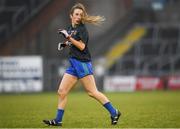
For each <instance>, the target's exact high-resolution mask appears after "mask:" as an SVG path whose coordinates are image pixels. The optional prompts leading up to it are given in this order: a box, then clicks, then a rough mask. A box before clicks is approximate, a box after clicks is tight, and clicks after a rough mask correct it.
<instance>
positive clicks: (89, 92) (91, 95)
mask: <svg viewBox="0 0 180 129" xmlns="http://www.w3.org/2000/svg"><path fill="white" fill-rule="evenodd" d="M87 93H88V95H89V96H90V97H93V98H96V96H97V95H98V91H93V92H91V91H88V92H87Z"/></svg>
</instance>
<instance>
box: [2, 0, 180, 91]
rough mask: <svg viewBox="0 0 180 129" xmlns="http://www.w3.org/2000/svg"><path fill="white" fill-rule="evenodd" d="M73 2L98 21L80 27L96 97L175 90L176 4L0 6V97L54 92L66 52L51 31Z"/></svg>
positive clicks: (109, 1)
mask: <svg viewBox="0 0 180 129" xmlns="http://www.w3.org/2000/svg"><path fill="white" fill-rule="evenodd" d="M77 2H81V3H83V4H84V5H85V7H86V8H87V11H88V13H89V14H90V15H101V16H104V17H105V18H106V21H105V22H104V23H103V24H102V26H100V27H97V26H93V25H89V24H87V28H88V30H89V38H90V41H89V49H90V52H91V55H92V60H93V65H94V74H95V77H96V82H97V87H98V89H99V90H101V91H136V90H179V89H180V24H179V21H180V13H179V12H180V8H179V7H180V1H179V0H16V1H15V0H0V92H1V93H9V92H10V93H11V92H18V93H19V92H42V91H56V90H57V89H58V83H59V80H61V78H62V76H63V73H64V71H65V69H66V67H67V66H68V60H67V58H68V48H67V49H65V50H63V51H58V49H57V47H58V43H59V42H62V41H63V38H62V37H61V36H60V35H58V34H57V29H58V28H66V27H67V26H69V24H70V19H69V11H70V9H71V7H72V6H73V5H74V4H75V3H77ZM80 85H81V84H79V83H78V84H77V87H76V89H77V90H82V87H80Z"/></svg>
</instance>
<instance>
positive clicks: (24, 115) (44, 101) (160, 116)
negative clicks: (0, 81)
mask: <svg viewBox="0 0 180 129" xmlns="http://www.w3.org/2000/svg"><path fill="white" fill-rule="evenodd" d="M105 95H106V96H107V97H108V98H109V99H110V100H111V102H112V103H113V105H114V106H115V107H117V108H118V109H119V110H120V111H121V112H122V117H121V118H120V121H119V123H118V125H116V126H112V125H110V118H109V114H108V112H107V111H106V110H105V109H104V108H103V106H102V105H101V104H99V102H97V101H95V100H94V99H92V98H90V97H89V96H88V95H87V94H86V93H85V92H71V93H70V94H69V96H68V103H67V106H66V110H65V115H64V119H63V126H62V128H180V91H146V92H131V93H127V92H126V93H121V92H120V93H105ZM56 106H57V95H56V93H55V92H53V93H36V94H13V95H12V94H0V128H49V127H48V126H46V125H44V124H43V123H42V120H43V119H45V118H47V119H52V118H54V117H55V115H56Z"/></svg>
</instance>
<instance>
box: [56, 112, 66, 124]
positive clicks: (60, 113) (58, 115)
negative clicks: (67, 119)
mask: <svg viewBox="0 0 180 129" xmlns="http://www.w3.org/2000/svg"><path fill="white" fill-rule="evenodd" d="M63 115H64V110H63V109H58V110H57V115H56V122H61V121H62V118H63Z"/></svg>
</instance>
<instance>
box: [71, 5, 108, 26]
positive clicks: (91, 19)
mask: <svg viewBox="0 0 180 129" xmlns="http://www.w3.org/2000/svg"><path fill="white" fill-rule="evenodd" d="M75 9H81V10H82V11H83V16H82V23H83V24H84V23H90V24H93V25H101V24H102V22H103V21H105V18H104V17H103V16H99V15H98V16H91V15H88V14H87V12H86V8H85V7H84V5H83V4H81V3H77V4H75V5H74V6H73V7H72V8H71V11H70V14H71V15H72V14H73V13H74V10H75Z"/></svg>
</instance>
